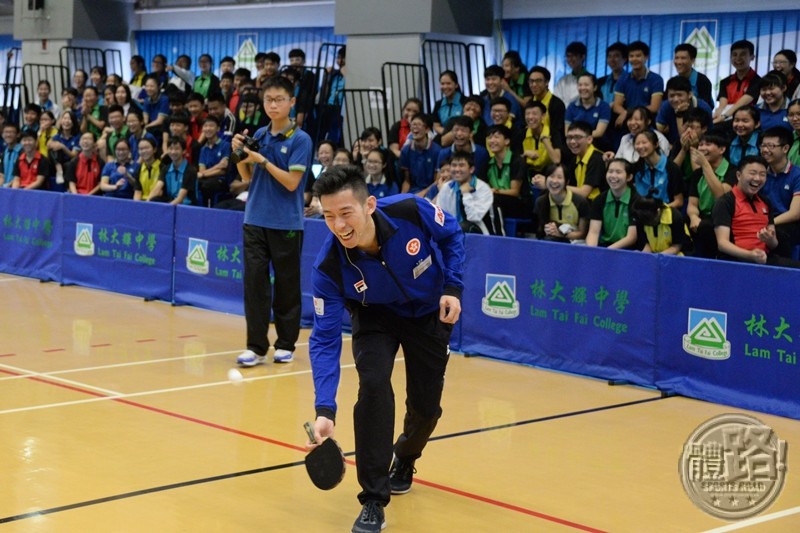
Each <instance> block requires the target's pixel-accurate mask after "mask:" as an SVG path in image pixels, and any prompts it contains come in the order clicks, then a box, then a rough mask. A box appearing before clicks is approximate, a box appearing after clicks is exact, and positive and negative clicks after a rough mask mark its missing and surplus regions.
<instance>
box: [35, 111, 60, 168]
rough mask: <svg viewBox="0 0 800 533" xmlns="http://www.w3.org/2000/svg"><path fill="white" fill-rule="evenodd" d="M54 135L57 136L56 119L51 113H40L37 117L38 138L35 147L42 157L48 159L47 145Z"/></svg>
mask: <svg viewBox="0 0 800 533" xmlns="http://www.w3.org/2000/svg"><path fill="white" fill-rule="evenodd" d="M56 134H58V129H57V128H56V117H55V116H53V113H52V112H51V111H42V114H41V116H40V117H39V137H38V138H37V139H36V146H37V148H38V149H39V152H41V154H42V155H43V156H45V157H48V156H49V155H50V152H49V148H48V147H47V144H48V143H49V142H50V139H52V138H53V137H55V136H56Z"/></svg>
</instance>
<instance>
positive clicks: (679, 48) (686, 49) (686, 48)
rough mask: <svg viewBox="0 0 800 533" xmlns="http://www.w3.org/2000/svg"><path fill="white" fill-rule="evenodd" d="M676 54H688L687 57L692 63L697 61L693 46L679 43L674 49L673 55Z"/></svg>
mask: <svg viewBox="0 0 800 533" xmlns="http://www.w3.org/2000/svg"><path fill="white" fill-rule="evenodd" d="M678 52H689V57H691V58H692V61H694V60H695V59H697V47H696V46H694V45H693V44H689V43H681V44H679V45H678V46H676V47H675V50H674V51H673V54H677V53H678Z"/></svg>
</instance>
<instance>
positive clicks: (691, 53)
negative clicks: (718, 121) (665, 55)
mask: <svg viewBox="0 0 800 533" xmlns="http://www.w3.org/2000/svg"><path fill="white" fill-rule="evenodd" d="M696 59H697V48H696V47H695V46H694V45H691V44H689V43H681V44H679V45H678V46H676V47H675V50H674V51H673V55H672V64H673V65H675V70H676V71H677V72H678V76H680V77H682V78H684V79H686V80H688V81H689V85H690V86H691V91H692V96H694V97H695V98H697V99H698V100H700V101H703V102H705V103H706V104H708V107H709V109H713V108H714V98H713V96H712V95H711V80H709V79H708V76H706V75H705V74H703V73H702V72H697V70H695V68H694V62H695V60H696Z"/></svg>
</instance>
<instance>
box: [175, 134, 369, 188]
mask: <svg viewBox="0 0 800 533" xmlns="http://www.w3.org/2000/svg"><path fill="white" fill-rule="evenodd" d="M173 144H179V145H180V146H181V149H182V150H186V139H182V138H181V137H178V136H177V135H171V136H170V137H169V139H167V147H170V146H172V145H173ZM365 183H366V182H365Z"/></svg>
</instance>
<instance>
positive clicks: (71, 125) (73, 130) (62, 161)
mask: <svg viewBox="0 0 800 533" xmlns="http://www.w3.org/2000/svg"><path fill="white" fill-rule="evenodd" d="M59 124H60V125H59V127H58V133H56V134H55V135H54V136H53V138H52V139H50V142H48V143H47V149H48V150H49V151H50V155H51V157H52V159H53V161H54V162H55V166H56V169H55V171H56V178H58V176H59V175H60V176H62V177H63V176H64V166H65V165H66V164H67V163H68V162H69V161H70V160H71V159H72V158H74V157H76V156H77V155H78V152H79V151H80V139H81V132H80V129H79V124H78V120H77V119H76V118H75V113H73V112H72V111H66V112H64V113H63V115H62V116H61V119H60V120H59Z"/></svg>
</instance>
